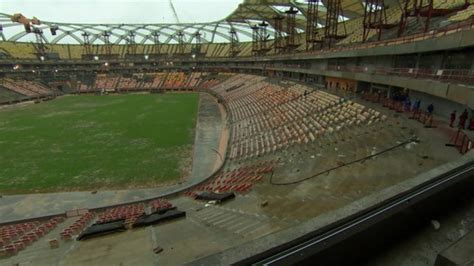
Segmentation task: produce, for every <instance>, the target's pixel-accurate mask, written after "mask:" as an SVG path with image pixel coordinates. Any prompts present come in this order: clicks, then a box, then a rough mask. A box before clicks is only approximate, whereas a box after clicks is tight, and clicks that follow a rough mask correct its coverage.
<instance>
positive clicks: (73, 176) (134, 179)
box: [0, 94, 199, 194]
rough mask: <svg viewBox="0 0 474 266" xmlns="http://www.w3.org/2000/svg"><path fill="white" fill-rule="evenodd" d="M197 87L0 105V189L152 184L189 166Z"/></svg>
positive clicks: (174, 176)
mask: <svg viewBox="0 0 474 266" xmlns="http://www.w3.org/2000/svg"><path fill="white" fill-rule="evenodd" d="M198 99H199V95H198V94H161V95H157V94H154V95H148V94H147V95H145V94H143V95H141V94H136V95H109V96H66V97H62V98H59V99H56V100H53V101H49V102H46V103H41V104H35V105H27V106H22V107H19V106H18V107H12V108H7V109H4V110H0V193H4V194H10V193H30V192H49V191H72V190H88V189H114V188H130V187H150V186H154V185H157V184H159V183H163V182H168V181H172V180H178V179H179V178H181V177H183V175H187V174H188V173H189V171H190V170H191V169H190V167H191V161H192V147H193V143H194V130H195V124H196V116H197V109H198Z"/></svg>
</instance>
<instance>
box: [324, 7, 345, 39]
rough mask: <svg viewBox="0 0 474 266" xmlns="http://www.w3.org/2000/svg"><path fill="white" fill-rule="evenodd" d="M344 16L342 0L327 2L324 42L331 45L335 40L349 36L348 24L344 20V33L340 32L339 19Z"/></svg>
mask: <svg viewBox="0 0 474 266" xmlns="http://www.w3.org/2000/svg"><path fill="white" fill-rule="evenodd" d="M342 17H343V12H342V5H341V0H328V1H327V4H326V27H325V28H324V42H325V43H326V44H327V46H328V47H331V45H332V44H333V42H334V41H335V40H339V39H343V38H345V37H347V31H346V24H345V22H344V20H342V23H341V24H342V27H343V30H342V31H343V33H342V34H341V33H339V20H340V18H342Z"/></svg>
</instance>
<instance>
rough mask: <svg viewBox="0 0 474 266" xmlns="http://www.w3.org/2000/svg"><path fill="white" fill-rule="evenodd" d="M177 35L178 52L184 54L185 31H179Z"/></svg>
mask: <svg viewBox="0 0 474 266" xmlns="http://www.w3.org/2000/svg"><path fill="white" fill-rule="evenodd" d="M176 36H177V37H178V54H184V48H185V47H184V33H183V32H182V31H178V33H177V34H176Z"/></svg>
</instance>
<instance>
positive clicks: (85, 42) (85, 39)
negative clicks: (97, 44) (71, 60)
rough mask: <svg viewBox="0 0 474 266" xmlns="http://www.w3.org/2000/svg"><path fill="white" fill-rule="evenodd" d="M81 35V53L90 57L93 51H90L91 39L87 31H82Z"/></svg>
mask: <svg viewBox="0 0 474 266" xmlns="http://www.w3.org/2000/svg"><path fill="white" fill-rule="evenodd" d="M81 35H82V39H83V44H82V47H83V53H82V54H83V55H84V56H86V57H91V56H92V54H93V53H92V45H91V41H90V39H89V37H90V34H89V33H87V32H83V33H82V34H81Z"/></svg>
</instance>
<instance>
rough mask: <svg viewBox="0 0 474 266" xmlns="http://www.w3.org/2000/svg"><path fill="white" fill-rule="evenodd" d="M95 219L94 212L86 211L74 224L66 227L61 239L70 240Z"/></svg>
mask: <svg viewBox="0 0 474 266" xmlns="http://www.w3.org/2000/svg"><path fill="white" fill-rule="evenodd" d="M92 219H94V213H92V212H86V213H84V214H83V215H81V216H80V217H79V219H77V220H76V221H74V223H73V224H71V225H70V226H68V227H67V228H65V229H64V230H63V231H62V232H61V233H60V235H61V239H63V240H70V239H72V237H73V236H74V235H78V234H80V233H81V232H82V231H83V230H84V228H85V227H86V226H87V225H88V224H89V223H90V222H91V221H92Z"/></svg>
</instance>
